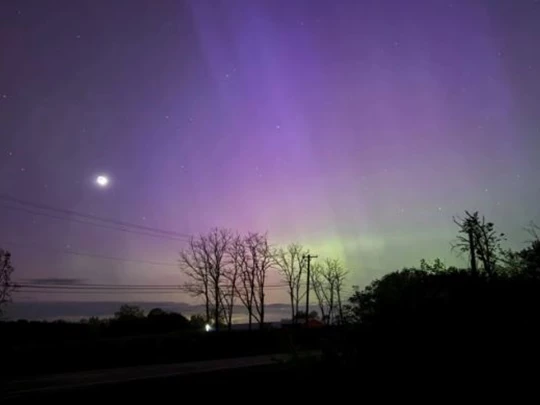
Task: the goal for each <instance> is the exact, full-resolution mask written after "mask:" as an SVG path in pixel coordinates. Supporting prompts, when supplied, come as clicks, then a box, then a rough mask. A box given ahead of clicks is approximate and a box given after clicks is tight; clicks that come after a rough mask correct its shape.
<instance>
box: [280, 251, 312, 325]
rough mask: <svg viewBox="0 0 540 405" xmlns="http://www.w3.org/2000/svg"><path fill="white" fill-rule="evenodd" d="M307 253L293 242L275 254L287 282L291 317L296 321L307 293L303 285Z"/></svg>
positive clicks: (281, 273) (282, 275) (283, 277)
mask: <svg viewBox="0 0 540 405" xmlns="http://www.w3.org/2000/svg"><path fill="white" fill-rule="evenodd" d="M307 253H308V252H306V251H305V250H304V248H303V247H302V246H301V245H299V244H296V243H292V244H290V245H289V246H287V247H286V248H285V249H283V248H281V249H279V250H278V251H277V252H276V254H275V261H276V266H277V270H278V272H279V274H280V275H281V277H282V279H283V281H285V283H286V284H287V293H288V295H289V300H290V305H291V319H292V321H293V322H294V323H296V322H297V320H298V316H297V315H298V313H299V307H300V301H301V300H302V298H303V297H304V295H305V291H302V289H301V287H302V282H303V280H304V278H305V272H306V261H305V260H303V256H304V255H306V254H307Z"/></svg>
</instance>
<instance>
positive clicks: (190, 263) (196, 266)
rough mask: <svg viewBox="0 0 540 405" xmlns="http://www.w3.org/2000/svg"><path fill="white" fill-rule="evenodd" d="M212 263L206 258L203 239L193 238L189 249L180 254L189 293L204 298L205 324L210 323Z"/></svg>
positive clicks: (181, 267) (181, 268) (181, 266)
mask: <svg viewBox="0 0 540 405" xmlns="http://www.w3.org/2000/svg"><path fill="white" fill-rule="evenodd" d="M209 268H210V261H209V259H208V257H206V256H205V253H204V250H203V248H202V242H201V238H195V237H192V238H191V239H190V240H189V243H188V247H187V248H186V249H184V250H182V251H181V252H180V270H181V271H182V272H183V273H184V274H185V275H186V276H187V277H188V278H189V282H187V283H185V287H186V289H187V291H188V292H189V293H190V294H191V295H192V296H194V297H202V299H203V301H204V307H205V322H210V319H212V314H211V310H210V305H211V301H210V277H209V274H210V270H209Z"/></svg>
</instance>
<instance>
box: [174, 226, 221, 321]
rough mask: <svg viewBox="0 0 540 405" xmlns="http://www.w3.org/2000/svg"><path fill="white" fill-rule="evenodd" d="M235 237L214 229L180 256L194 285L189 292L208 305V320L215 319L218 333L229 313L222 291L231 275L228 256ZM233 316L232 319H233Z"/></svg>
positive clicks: (193, 239)
mask: <svg viewBox="0 0 540 405" xmlns="http://www.w3.org/2000/svg"><path fill="white" fill-rule="evenodd" d="M231 240H232V233H231V232H230V231H229V230H227V229H217V228H215V229H213V230H211V231H210V232H209V233H208V234H207V235H201V236H199V237H197V238H192V239H191V240H190V242H189V246H188V248H187V249H186V250H184V251H182V252H181V253H180V267H181V270H182V271H183V272H184V274H186V275H187V276H188V277H189V278H190V281H191V283H187V284H186V287H187V290H188V291H190V292H191V293H192V294H193V295H195V296H199V297H200V296H202V297H203V299H204V301H205V309H206V316H207V318H208V319H213V321H214V327H215V328H216V330H219V328H220V323H221V322H220V321H221V319H222V318H223V315H224V313H225V310H224V297H223V294H224V292H223V291H222V290H221V287H222V283H223V282H224V281H226V280H225V274H226V272H227V265H228V263H227V252H228V248H229V244H230V243H231ZM231 316H232V315H231Z"/></svg>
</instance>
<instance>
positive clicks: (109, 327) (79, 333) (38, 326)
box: [0, 304, 204, 345]
mask: <svg viewBox="0 0 540 405" xmlns="http://www.w3.org/2000/svg"><path fill="white" fill-rule="evenodd" d="M203 330H204V319H203V318H202V317H201V316H198V315H194V316H191V318H190V319H188V318H186V317H185V316H183V315H182V314H180V313H177V312H168V311H164V310H162V309H161V308H154V309H152V310H151V311H149V312H148V314H145V312H144V311H143V310H142V309H141V308H140V307H138V306H136V305H128V304H124V305H122V306H121V307H120V308H119V310H118V311H117V312H116V313H115V314H114V316H113V317H111V318H98V317H91V318H85V319H81V320H80V321H79V322H67V321H63V320H57V321H52V322H45V321H27V320H18V321H11V322H0V336H2V340H3V341H4V342H5V343H8V344H16V345H20V344H24V343H32V344H33V343H49V342H58V341H75V340H95V339H108V338H117V337H125V336H141V335H159V334H167V333H174V332H189V331H194V332H198V331H203Z"/></svg>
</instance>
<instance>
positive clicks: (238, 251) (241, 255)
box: [230, 235, 255, 330]
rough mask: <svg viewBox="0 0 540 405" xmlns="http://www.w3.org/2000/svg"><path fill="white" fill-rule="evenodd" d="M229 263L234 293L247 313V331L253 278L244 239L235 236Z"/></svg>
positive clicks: (253, 302)
mask: <svg viewBox="0 0 540 405" xmlns="http://www.w3.org/2000/svg"><path fill="white" fill-rule="evenodd" d="M230 256H231V263H232V266H233V268H234V270H233V271H234V273H236V274H235V276H236V283H235V287H236V293H237V295H238V298H239V299H240V301H241V302H242V304H244V306H245V307H246V310H247V312H248V322H249V329H250V330H251V328H252V324H253V319H254V311H255V309H254V306H255V277H254V276H253V273H252V271H251V269H252V266H251V256H250V253H249V250H248V247H247V244H246V240H245V238H244V237H242V236H240V235H237V236H236V237H235V238H234V240H233V242H232V243H231V246H230Z"/></svg>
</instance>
